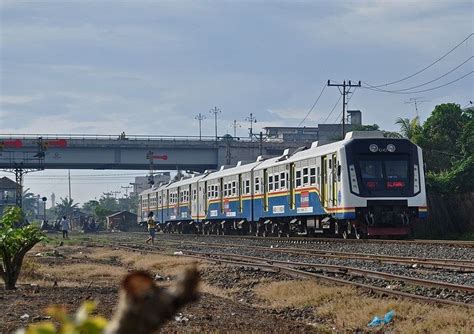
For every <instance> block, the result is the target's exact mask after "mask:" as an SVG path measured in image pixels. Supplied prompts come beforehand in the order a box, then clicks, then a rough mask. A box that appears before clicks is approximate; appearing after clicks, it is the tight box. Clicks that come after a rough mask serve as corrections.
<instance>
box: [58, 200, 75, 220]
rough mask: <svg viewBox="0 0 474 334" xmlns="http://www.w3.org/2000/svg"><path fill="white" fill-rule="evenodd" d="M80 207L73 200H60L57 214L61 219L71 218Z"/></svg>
mask: <svg viewBox="0 0 474 334" xmlns="http://www.w3.org/2000/svg"><path fill="white" fill-rule="evenodd" d="M78 205H79V204H78V203H74V200H73V199H71V198H60V202H59V203H58V204H57V205H56V214H57V215H58V216H60V217H62V216H70V215H71V214H72V213H73V212H74V210H76V209H77V207H78Z"/></svg>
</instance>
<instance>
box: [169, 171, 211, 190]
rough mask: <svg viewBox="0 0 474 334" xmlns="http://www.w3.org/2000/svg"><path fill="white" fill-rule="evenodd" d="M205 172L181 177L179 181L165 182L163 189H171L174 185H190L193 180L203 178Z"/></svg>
mask: <svg viewBox="0 0 474 334" xmlns="http://www.w3.org/2000/svg"><path fill="white" fill-rule="evenodd" d="M206 175H207V174H199V175H196V174H194V175H192V176H191V177H188V178H186V179H182V180H179V181H175V182H172V183H170V184H167V185H166V186H165V187H164V189H172V188H176V187H182V186H187V185H190V184H192V183H194V182H197V181H199V180H200V179H202V178H204V177H205V176H206Z"/></svg>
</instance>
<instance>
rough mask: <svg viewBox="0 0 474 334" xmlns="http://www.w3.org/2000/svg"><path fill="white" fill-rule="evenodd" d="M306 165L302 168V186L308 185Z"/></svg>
mask: <svg viewBox="0 0 474 334" xmlns="http://www.w3.org/2000/svg"><path fill="white" fill-rule="evenodd" d="M308 181H309V179H308V167H305V168H303V186H307V185H308Z"/></svg>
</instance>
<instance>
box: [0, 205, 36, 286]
mask: <svg viewBox="0 0 474 334" xmlns="http://www.w3.org/2000/svg"><path fill="white" fill-rule="evenodd" d="M22 220H23V212H22V211H21V209H20V208H18V207H9V208H7V209H6V210H5V212H4V214H3V217H2V219H1V220H0V257H1V259H2V264H1V265H0V275H1V276H2V279H3V281H4V282H5V288H6V289H8V290H12V289H15V285H16V281H17V280H18V276H19V275H20V271H21V266H22V264H23V258H24V257H25V255H26V253H27V252H28V251H29V250H30V249H31V248H33V246H34V245H36V244H37V243H38V242H40V241H41V240H42V239H43V238H44V235H43V234H42V233H41V231H40V230H39V229H38V228H37V227H35V226H32V225H27V226H23V227H15V225H16V224H18V223H19V222H21V221H22Z"/></svg>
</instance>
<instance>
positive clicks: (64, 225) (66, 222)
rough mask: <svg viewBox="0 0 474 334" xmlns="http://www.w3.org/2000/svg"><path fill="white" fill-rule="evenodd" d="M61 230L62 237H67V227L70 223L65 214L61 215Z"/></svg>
mask: <svg viewBox="0 0 474 334" xmlns="http://www.w3.org/2000/svg"><path fill="white" fill-rule="evenodd" d="M60 225H61V231H62V232H63V239H69V235H68V232H69V228H70V227H71V225H70V224H69V220H67V218H66V216H63V219H61V223H60Z"/></svg>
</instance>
